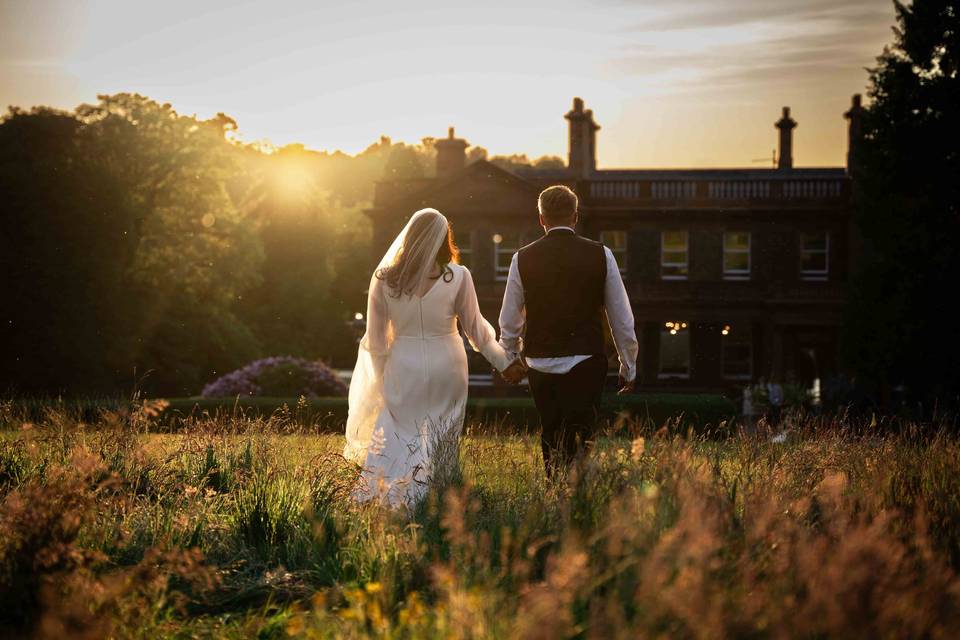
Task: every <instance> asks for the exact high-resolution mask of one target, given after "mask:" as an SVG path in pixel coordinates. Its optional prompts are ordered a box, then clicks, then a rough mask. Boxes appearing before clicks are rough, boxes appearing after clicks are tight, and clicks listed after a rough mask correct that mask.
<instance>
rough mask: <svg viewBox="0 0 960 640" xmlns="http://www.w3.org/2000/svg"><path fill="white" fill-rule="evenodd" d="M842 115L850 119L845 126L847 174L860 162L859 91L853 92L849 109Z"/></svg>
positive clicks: (861, 126)
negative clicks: (846, 126)
mask: <svg viewBox="0 0 960 640" xmlns="http://www.w3.org/2000/svg"><path fill="white" fill-rule="evenodd" d="M843 117H844V118H846V119H847V120H849V121H850V123H849V125H848V128H847V174H848V175H853V174H854V173H856V171H857V169H858V165H859V163H860V142H861V141H862V140H863V105H862V104H861V98H860V94H859V93H855V94H853V99H852V100H851V101H850V109H849V111H847V112H846V113H845V114H843Z"/></svg>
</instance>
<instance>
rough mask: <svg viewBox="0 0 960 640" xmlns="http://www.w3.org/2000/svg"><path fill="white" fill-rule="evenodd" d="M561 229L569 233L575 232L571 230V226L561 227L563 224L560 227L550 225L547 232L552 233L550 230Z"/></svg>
mask: <svg viewBox="0 0 960 640" xmlns="http://www.w3.org/2000/svg"><path fill="white" fill-rule="evenodd" d="M561 229H565V230H566V231H569V232H570V233H576V231H574V230H573V227H563V226H561V227H550V230H549V231H547V233H552V232H554V231H559V230H561Z"/></svg>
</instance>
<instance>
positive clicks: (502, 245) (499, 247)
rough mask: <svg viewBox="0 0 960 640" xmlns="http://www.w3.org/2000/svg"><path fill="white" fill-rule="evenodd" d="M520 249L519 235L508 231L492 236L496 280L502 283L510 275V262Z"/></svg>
mask: <svg viewBox="0 0 960 640" xmlns="http://www.w3.org/2000/svg"><path fill="white" fill-rule="evenodd" d="M519 248H520V233H519V232H517V231H509V232H504V233H494V234H493V264H494V267H495V269H496V273H497V280H499V281H501V282H503V281H504V280H506V279H507V274H509V273H510V261H511V260H513V254H515V253H516V252H517V250H518V249H519Z"/></svg>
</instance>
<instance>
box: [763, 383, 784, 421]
mask: <svg viewBox="0 0 960 640" xmlns="http://www.w3.org/2000/svg"><path fill="white" fill-rule="evenodd" d="M767 399H768V400H769V401H770V414H769V416H768V417H767V419H768V420H769V422H770V426H771V427H776V426H778V425H779V424H780V417H781V414H782V412H783V385H781V384H780V383H779V382H768V383H767Z"/></svg>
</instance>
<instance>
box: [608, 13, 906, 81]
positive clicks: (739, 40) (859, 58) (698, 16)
mask: <svg viewBox="0 0 960 640" xmlns="http://www.w3.org/2000/svg"><path fill="white" fill-rule="evenodd" d="M663 6H664V7H666V6H667V5H663ZM649 7H650V5H645V8H649ZM669 7H670V10H669V12H667V11H663V12H658V13H657V14H656V15H653V16H652V17H648V18H647V19H645V20H643V21H640V22H638V23H635V24H633V25H632V26H630V27H628V28H626V29H625V30H623V32H622V34H623V35H624V38H623V42H624V45H623V46H622V47H621V49H620V52H619V55H617V56H615V57H614V58H613V59H612V60H611V61H610V67H611V68H612V69H613V70H615V71H616V72H619V73H621V74H624V75H627V76H643V77H644V78H645V80H647V79H649V80H650V81H651V82H653V83H654V84H657V85H659V86H660V88H661V89H662V90H664V91H669V92H683V91H689V90H699V89H702V88H704V87H706V86H707V85H709V87H710V88H711V89H716V90H720V89H725V88H738V87H739V88H746V87H750V86H756V85H758V84H760V83H762V84H764V85H768V86H770V85H782V84H791V85H794V86H796V85H799V84H804V83H808V82H822V81H823V79H824V78H825V77H827V76H833V77H836V76H837V75H838V74H841V75H844V76H845V75H848V74H860V75H862V73H863V68H864V67H866V66H869V65H871V64H872V63H873V61H874V59H875V57H876V56H877V55H878V54H879V53H880V52H881V50H882V48H883V44H884V43H886V42H889V40H890V27H891V25H892V24H893V7H892V4H891V5H887V6H886V7H885V8H884V3H881V2H877V0H853V1H851V2H846V3H844V4H837V2H836V0H831V1H825V0H806V1H805V2H793V3H779V2H769V1H767V2H758V1H756V0H727V1H726V2H725V3H723V4H722V5H720V6H718V4H717V3H712V4H709V5H707V4H701V3H695V2H686V1H684V0H680V2H673V3H671V4H670V5H669ZM654 8H656V7H654Z"/></svg>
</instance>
